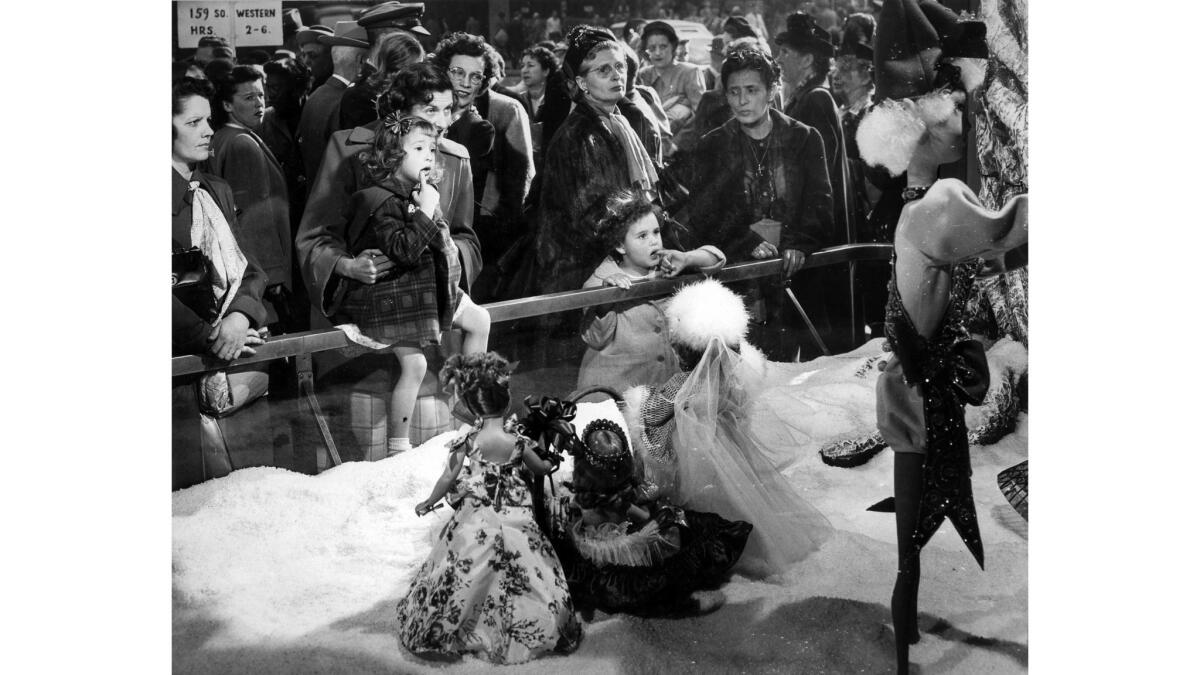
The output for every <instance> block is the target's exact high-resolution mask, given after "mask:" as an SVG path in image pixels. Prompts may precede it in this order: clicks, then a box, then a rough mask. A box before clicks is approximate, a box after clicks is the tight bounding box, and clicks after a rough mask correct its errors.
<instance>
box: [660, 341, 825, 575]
mask: <svg viewBox="0 0 1200 675" xmlns="http://www.w3.org/2000/svg"><path fill="white" fill-rule="evenodd" d="M750 372H751V371H750V369H749V368H748V367H747V364H745V363H743V359H742V357H741V356H739V355H738V354H737V353H736V352H734V351H732V350H731V349H729V348H728V347H726V346H725V344H724V343H723V342H722V341H721V340H719V339H716V338H714V339H712V340H710V341H709V343H708V347H707V348H706V349H705V352H704V355H703V357H702V358H701V359H700V362H699V363H698V364H697V365H696V368H695V369H694V370H693V371H692V373H691V375H690V376H688V378H687V381H686V382H684V384H683V386H682V388H681V389H680V391H679V394H678V395H677V396H676V398H675V416H676V417H675V419H676V425H675V439H674V447H675V451H676V454H677V455H678V461H679V497H680V500H681V501H682V505H683V506H685V507H686V508H690V509H693V510H696V511H708V512H712V513H718V514H720V515H722V516H723V517H725V518H731V519H739V520H746V521H749V522H750V523H751V524H753V525H754V532H753V533H752V534H751V535H750V541H749V543H748V544H747V546H746V550H745V552H744V553H743V555H742V559H741V561H740V562H739V563H738V566H737V567H736V568H735V569H736V570H737V571H739V572H743V573H746V574H750V575H753V576H767V575H771V574H778V573H781V572H783V571H785V570H786V569H787V568H788V567H789V566H790V565H792V564H794V563H797V562H799V561H801V560H803V559H804V558H805V557H807V556H808V555H809V554H810V553H813V552H814V551H816V550H817V549H818V548H820V547H821V545H822V544H823V543H824V542H825V541H826V540H827V539H828V538H829V536H830V535H831V534H832V531H833V528H832V526H831V525H830V524H829V521H828V520H827V519H826V518H825V516H823V515H822V514H821V513H820V512H819V511H817V509H816V508H814V507H813V506H812V505H810V504H809V503H808V502H807V501H805V500H804V499H803V498H802V497H801V496H800V495H799V493H798V492H797V491H796V489H795V488H794V487H792V486H791V485H790V484H789V483H788V482H787V480H786V479H785V478H784V477H783V475H782V474H780V473H779V471H778V470H777V469H776V468H775V467H774V465H773V463H772V461H771V459H770V456H769V455H768V452H767V450H766V448H765V447H764V445H763V443H762V442H761V441H760V440H759V439H758V437H757V436H755V434H754V432H753V430H752V429H750V426H749V418H748V414H747V410H746V407H747V404H748V402H749V395H748V392H747V391H746V388H745V383H746V379H745V377H746V376H748V375H749V374H750Z"/></svg>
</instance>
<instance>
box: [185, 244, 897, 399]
mask: <svg viewBox="0 0 1200 675" xmlns="http://www.w3.org/2000/svg"><path fill="white" fill-rule="evenodd" d="M891 255H892V245H891V244H847V245H844V246H833V247H830V248H827V249H822V250H820V251H817V252H815V253H813V254H812V255H810V256H809V257H808V259H807V260H806V261H805V263H804V268H805V269H808V268H813V267H823V266H828V265H836V264H839V263H851V264H853V263H855V262H859V261H864V260H889V259H890V258H891ZM782 267H783V261H782V260H780V259H779V258H775V259H772V260H761V261H755V262H746V263H738V264H735V265H729V266H728V267H726V268H724V269H722V270H721V271H720V272H717V273H716V274H714V275H712V276H713V277H715V278H717V279H720V280H721V281H723V282H734V281H745V280H748V279H761V278H765V277H770V276H772V275H778V274H780V273H781V270H782ZM701 278H703V277H702V275H699V274H688V275H681V276H679V277H676V278H674V279H655V280H652V281H643V282H638V283H635V284H633V287H632V288H629V289H627V290H626V289H620V288H589V289H587V290H575V291H563V292H562V293H551V294H548V295H535V296H530V297H527V298H518V299H516V300H503V301H500V302H492V303H487V304H485V305H483V307H484V308H485V309H487V310H488V313H489V314H490V315H491V317H492V323H493V324H496V323H502V322H505V321H516V320H517V319H526V318H530V317H535V316H544V315H548V314H557V313H559V312H566V311H570V310H576V309H585V308H587V307H594V306H596V305H607V304H610V303H614V302H625V301H629V300H640V299H642V298H655V297H661V296H664V295H667V294H669V293H671V292H672V291H674V290H675V289H676V288H678V287H679V286H681V285H683V284H687V283H691V282H693V281H696V280H698V279H701ZM853 316H854V315H853V308H852V314H851V317H852V320H853ZM351 344H353V343H352V342H351V341H350V340H349V339H348V338H347V337H346V335H345V333H343V332H342V331H340V330H338V329H336V328H326V329H322V330H310V331H303V332H300V333H287V334H284V335H279V336H272V337H271V338H270V339H268V340H267V342H266V344H263V345H259V346H258V347H255V350H256V352H257V353H255V354H254V355H253V356H248V357H245V358H240V359H238V360H237V361H236V363H237V364H238V365H244V364H249V363H259V362H263V361H273V360H275V359H281V358H285V357H289V356H307V355H311V354H314V353H316V352H323V351H327V350H330V349H340V348H343V347H349V346H350V345H351ZM229 365H230V363H229V362H227V361H222V360H221V359H218V358H215V357H213V356H210V355H207V354H196V355H186V356H175V357H172V358H171V375H173V376H179V375H192V374H195V373H203V372H208V371H215V370H220V369H222V368H228V367H229Z"/></svg>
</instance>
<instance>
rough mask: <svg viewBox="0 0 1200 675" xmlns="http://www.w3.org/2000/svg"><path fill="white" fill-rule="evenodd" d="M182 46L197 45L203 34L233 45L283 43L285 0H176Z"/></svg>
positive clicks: (261, 45)
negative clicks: (223, 39)
mask: <svg viewBox="0 0 1200 675" xmlns="http://www.w3.org/2000/svg"><path fill="white" fill-rule="evenodd" d="M177 5H178V7H177V11H178V15H177V16H178V22H177V23H178V28H179V46H180V47H181V48H185V49H188V48H195V47H196V46H198V45H199V43H200V38H202V37H208V36H214V37H223V38H225V39H226V40H229V44H230V45H232V46H234V47H273V46H277V45H281V44H283V2H282V0H243V1H241V2H180V3H177Z"/></svg>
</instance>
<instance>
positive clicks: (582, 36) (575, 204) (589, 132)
mask: <svg viewBox="0 0 1200 675" xmlns="http://www.w3.org/2000/svg"><path fill="white" fill-rule="evenodd" d="M563 68H564V70H565V72H566V73H567V75H568V76H569V77H570V78H572V80H573V81H574V82H575V84H576V87H577V90H576V93H575V109H574V110H572V111H571V114H570V115H568V116H567V119H566V121H565V122H563V125H562V126H561V127H560V128H559V130H558V133H556V134H555V135H554V138H553V139H551V140H550V142H549V144H548V146H547V148H546V169H545V182H543V184H542V194H541V211H540V213H539V214H538V221H537V229H536V232H535V234H534V241H533V246H534V249H535V251H536V256H535V259H536V263H534V264H533V265H532V269H527V270H526V273H525V276H524V278H523V279H521V281H522V282H523V283H524V284H525V286H526V287H525V289H524V290H525V291H526V292H527V293H528V292H537V293H553V292H557V291H564V290H568V289H576V288H579V287H580V286H582V285H583V282H584V280H585V279H587V277H588V275H589V274H590V273H591V271H592V270H594V269H595V268H596V265H597V264H599V262H600V261H601V260H602V259H603V258H604V256H605V255H606V254H607V252H608V250H607V248H606V247H605V245H604V241H603V240H602V238H601V237H600V236H599V235H598V232H597V223H598V222H599V221H600V219H601V218H602V217H603V216H604V214H605V203H606V201H607V200H608V198H609V197H610V196H612V194H613V193H615V192H616V191H618V190H622V189H633V190H640V191H643V192H646V193H649V195H650V197H651V199H652V200H653V201H657V199H658V183H659V176H658V168H656V167H655V164H654V161H653V160H652V158H651V157H650V155H649V153H648V152H647V149H646V147H645V145H644V143H643V141H642V140H641V139H640V138H639V136H638V133H637V132H636V131H635V130H634V128H633V127H632V126H631V125H630V121H629V119H628V116H627V114H626V113H625V110H632V109H633V108H632V107H633V106H634V104H633V102H631V101H630V100H629V99H627V98H626V97H625V90H626V86H627V79H628V78H627V75H628V69H629V62H628V61H627V60H626V57H625V52H624V51H623V50H622V49H621V47H620V45H619V44H618V43H617V38H616V37H615V36H614V35H613V34H612V33H611V32H609V31H608V30H606V29H603V28H595V27H592V26H578V27H576V28H574V29H572V30H571V33H570V35H568V36H567V53H566V56H565V58H564V59H563ZM633 114H637V115H638V116H639V117H640V113H638V112H637V111H634V112H633ZM512 294H513V295H519V293H512Z"/></svg>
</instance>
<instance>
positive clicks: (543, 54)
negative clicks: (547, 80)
mask: <svg viewBox="0 0 1200 675" xmlns="http://www.w3.org/2000/svg"><path fill="white" fill-rule="evenodd" d="M526 56H528V57H529V58H531V59H533V60H534V61H537V63H538V65H539V66H541V67H542V70H544V71H546V77H550V76H551V75H553V74H554V73H557V72H558V61H555V60H554V52H552V51H550V50H549V49H548V48H546V47H543V46H541V45H534V46H532V47H530V48H529V49H526V50H525V51H523V52H521V58H522V59H523V58H525V57H526Z"/></svg>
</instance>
